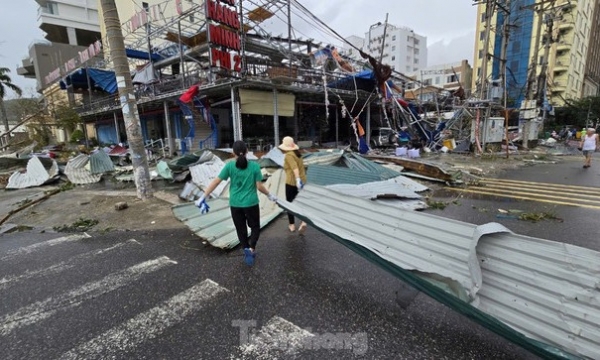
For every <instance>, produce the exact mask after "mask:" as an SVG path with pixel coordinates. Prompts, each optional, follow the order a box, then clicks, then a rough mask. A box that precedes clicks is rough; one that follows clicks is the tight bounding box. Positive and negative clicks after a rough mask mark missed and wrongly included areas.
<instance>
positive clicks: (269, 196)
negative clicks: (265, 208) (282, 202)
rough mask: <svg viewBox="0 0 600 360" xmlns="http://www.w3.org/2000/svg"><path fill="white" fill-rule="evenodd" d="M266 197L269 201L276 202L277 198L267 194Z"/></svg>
mask: <svg viewBox="0 0 600 360" xmlns="http://www.w3.org/2000/svg"><path fill="white" fill-rule="evenodd" d="M267 197H268V198H269V200H271V201H272V202H277V200H278V199H277V196H275V195H273V194H269V195H267Z"/></svg>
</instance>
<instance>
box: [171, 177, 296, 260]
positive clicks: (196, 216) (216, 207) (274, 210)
mask: <svg viewBox="0 0 600 360" xmlns="http://www.w3.org/2000/svg"><path fill="white" fill-rule="evenodd" d="M265 187H266V188H267V189H268V190H269V191H270V192H271V193H273V194H276V195H277V197H279V198H284V197H285V174H284V173H283V170H277V171H275V172H274V173H273V174H272V175H271V176H270V177H269V178H268V179H267V181H266V182H265ZM258 197H259V200H260V205H259V206H260V226H261V228H262V227H264V226H266V225H267V224H268V223H270V222H271V221H273V219H275V218H276V217H277V216H279V214H281V212H282V210H281V208H279V207H278V206H277V205H276V204H275V203H273V202H272V201H270V200H269V199H267V197H266V196H264V195H263V194H261V193H259V195H258ZM208 204H209V205H210V212H209V213H208V214H204V215H202V214H200V211H199V210H198V208H197V207H196V205H194V203H188V204H182V205H175V206H173V214H174V215H175V217H176V218H177V219H179V220H180V221H182V222H184V223H185V225H186V226H187V227H189V228H190V230H192V231H193V232H194V233H195V234H196V235H198V236H199V237H201V238H203V239H205V240H206V241H208V242H209V243H210V244H211V245H212V246H215V247H218V248H222V249H231V248H234V247H235V246H237V245H238V244H239V240H238V238H237V235H236V232H235V227H234V226H233V221H232V220H231V213H230V210H229V202H228V200H227V199H225V198H219V199H214V200H209V201H208Z"/></svg>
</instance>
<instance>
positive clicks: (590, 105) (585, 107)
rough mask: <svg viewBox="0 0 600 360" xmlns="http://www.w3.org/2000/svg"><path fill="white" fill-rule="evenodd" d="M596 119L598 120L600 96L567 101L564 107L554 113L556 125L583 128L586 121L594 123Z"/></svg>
mask: <svg viewBox="0 0 600 360" xmlns="http://www.w3.org/2000/svg"><path fill="white" fill-rule="evenodd" d="M598 119H600V96H588V97H585V98H582V99H579V100H567V102H566V104H565V106H564V107H562V108H560V109H557V111H556V124H557V125H574V126H577V127H583V126H585V125H586V124H587V122H588V120H589V121H590V122H592V123H595V122H596V121H597V120H598Z"/></svg>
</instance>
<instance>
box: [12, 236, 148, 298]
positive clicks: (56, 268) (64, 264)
mask: <svg viewBox="0 0 600 360" xmlns="http://www.w3.org/2000/svg"><path fill="white" fill-rule="evenodd" d="M128 244H138V245H141V244H140V243H139V242H138V241H137V240H135V239H130V240H127V241H126V242H122V243H118V244H116V245H113V246H111V247H108V248H106V249H101V250H93V251H89V252H86V253H83V254H79V255H75V256H73V257H72V258H70V259H69V260H66V261H61V262H60V263H58V264H54V265H52V266H49V267H47V268H44V269H38V270H33V271H27V272H25V273H24V274H22V275H12V276H6V277H3V278H2V279H0V290H5V289H7V288H9V287H11V286H13V285H14V284H15V283H17V282H19V281H23V280H29V279H34V278H40V277H44V276H47V275H51V274H58V273H60V272H62V271H65V270H67V269H70V268H73V267H74V266H76V265H77V263H82V262H88V261H90V259H91V258H93V257H94V256H98V255H102V254H104V253H107V252H110V251H112V250H116V249H119V248H121V247H123V246H125V245H128Z"/></svg>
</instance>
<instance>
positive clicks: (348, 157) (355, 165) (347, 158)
mask: <svg viewBox="0 0 600 360" xmlns="http://www.w3.org/2000/svg"><path fill="white" fill-rule="evenodd" d="M343 159H344V164H345V165H346V166H347V167H349V168H350V169H354V170H361V171H368V172H373V173H377V174H380V175H381V180H387V179H393V178H395V177H398V176H400V173H399V172H397V171H394V170H392V169H388V168H386V167H385V166H383V165H380V164H377V163H376V162H373V161H371V160H367V159H365V158H363V157H362V156H360V155H358V154H352V153H348V154H344V157H343Z"/></svg>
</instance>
